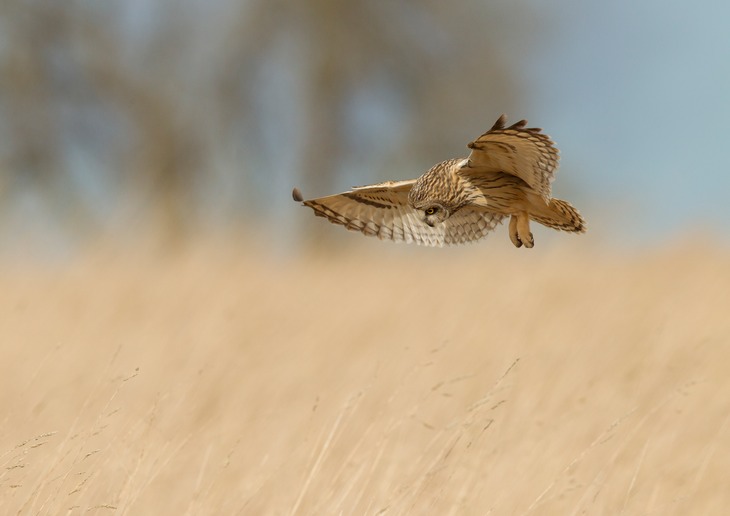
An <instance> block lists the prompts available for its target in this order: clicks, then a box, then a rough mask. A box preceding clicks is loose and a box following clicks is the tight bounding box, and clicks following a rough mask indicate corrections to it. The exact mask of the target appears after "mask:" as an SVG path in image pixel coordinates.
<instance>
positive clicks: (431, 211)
mask: <svg viewBox="0 0 730 516" xmlns="http://www.w3.org/2000/svg"><path fill="white" fill-rule="evenodd" d="M437 211H438V208H435V207H433V206H431V207H430V208H427V209H426V215H433V214H434V213H436V212H437Z"/></svg>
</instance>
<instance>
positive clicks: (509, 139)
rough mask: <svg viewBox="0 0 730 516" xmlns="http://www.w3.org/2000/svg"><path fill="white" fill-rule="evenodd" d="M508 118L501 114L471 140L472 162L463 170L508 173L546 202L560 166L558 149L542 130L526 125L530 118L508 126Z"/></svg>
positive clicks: (470, 155)
mask: <svg viewBox="0 0 730 516" xmlns="http://www.w3.org/2000/svg"><path fill="white" fill-rule="evenodd" d="M506 123H507V117H506V116H505V115H502V116H500V117H499V118H498V119H497V121H496V122H495V124H494V126H492V128H491V129H490V130H489V131H487V132H486V133H484V134H483V135H481V136H480V137H479V138H477V139H476V140H475V141H473V142H471V143H470V144H469V145H468V147H469V148H470V149H471V154H469V158H468V164H467V165H466V166H465V167H464V168H463V173H466V174H479V173H480V172H505V173H507V174H511V175H513V176H517V177H519V178H520V179H522V180H523V181H524V182H525V183H527V184H528V185H529V186H530V188H532V189H533V190H535V191H536V192H537V193H539V194H540V195H541V196H542V197H543V198H544V199H545V200H546V201H547V200H549V199H550V183H552V181H553V179H554V178H555V171H556V170H557V168H558V160H559V156H558V149H557V148H555V144H554V143H553V141H552V140H551V139H550V137H549V136H548V135H546V134H543V133H542V132H541V131H542V129H538V128H536V127H526V126H527V120H520V121H519V122H517V123H515V124H512V125H511V126H509V127H507V126H506Z"/></svg>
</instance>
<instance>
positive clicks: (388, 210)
mask: <svg viewBox="0 0 730 516" xmlns="http://www.w3.org/2000/svg"><path fill="white" fill-rule="evenodd" d="M415 182H416V180H415V179H411V180H408V181H387V182H385V183H379V184H376V185H370V186H360V187H355V188H353V189H352V190H350V191H348V192H344V193H341V194H337V195H329V196H327V197H320V198H317V199H310V200H307V201H303V199H302V197H301V194H300V193H299V190H297V189H296V188H295V189H294V192H293V197H294V200H295V201H303V204H304V205H305V206H309V207H310V208H312V209H313V210H314V214H315V215H317V216H319V217H325V218H326V219H328V220H329V221H330V222H332V223H333V224H339V225H341V226H345V228H347V229H349V230H352V231H360V232H361V233H362V234H364V235H367V236H377V237H378V238H380V239H381V240H392V241H394V242H407V243H411V242H413V243H416V244H419V245H426V246H432V247H443V246H445V245H452V244H462V243H466V242H473V241H476V240H479V239H481V238H484V237H485V236H486V235H487V233H489V232H490V231H492V230H493V229H494V228H495V227H496V226H497V225H498V224H499V223H500V222H501V221H502V218H503V217H502V215H499V214H497V213H492V212H486V211H477V210H475V209H473V208H470V207H464V208H462V209H461V210H459V211H457V212H456V213H454V214H453V215H452V216H451V217H449V218H448V219H446V221H445V222H443V223H442V224H438V225H436V226H434V227H431V226H429V225H428V224H426V223H425V222H423V221H422V220H421V215H420V214H419V212H417V211H416V210H415V209H413V208H412V207H411V206H410V205H409V204H408V192H410V190H411V188H412V187H413V184H414V183H415Z"/></svg>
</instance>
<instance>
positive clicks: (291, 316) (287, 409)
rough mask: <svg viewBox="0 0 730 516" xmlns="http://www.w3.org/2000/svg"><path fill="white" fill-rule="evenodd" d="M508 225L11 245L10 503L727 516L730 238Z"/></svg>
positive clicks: (4, 328) (1, 495)
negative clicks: (148, 250) (727, 246)
mask: <svg viewBox="0 0 730 516" xmlns="http://www.w3.org/2000/svg"><path fill="white" fill-rule="evenodd" d="M497 240H498V239H496V238H495V239H492V240H491V241H490V242H489V243H488V244H484V245H478V246H470V247H466V248H462V249H457V250H428V249H418V248H415V249H413V248H406V247H399V246H391V245H387V244H381V243H378V242H374V241H365V242H363V243H362V246H361V247H357V248H356V249H354V250H352V251H349V252H348V251H334V252H332V253H325V252H321V253H304V254H303V255H292V256H287V255H285V254H283V253H279V254H275V253H271V252H267V251H254V250H251V249H248V250H246V249H244V248H237V249H233V248H225V247H222V246H218V245H212V244H201V245H200V246H196V247H195V248H194V249H192V250H190V251H188V252H185V253H183V254H181V255H179V256H176V257H171V256H167V257H161V256H160V257H156V258H155V257H149V256H147V257H145V256H143V255H135V256H132V255H122V256H119V255H115V254H113V253H95V254H93V255H90V256H89V257H88V258H86V259H83V260H79V261H78V262H76V263H74V264H72V265H70V266H66V267H62V268H56V269H55V270H54V269H52V268H41V267H39V266H32V265H24V266H19V265H10V264H8V265H7V266H6V267H4V268H3V269H2V272H0V275H1V276H2V279H1V281H2V285H3V292H2V296H0V339H1V340H2V342H1V343H0V353H1V355H0V360H1V361H0V466H1V467H2V469H0V513H2V514H15V513H20V514H61V513H63V514H65V513H67V512H68V513H70V514H86V513H90V514H130V515H137V514H155V515H158V514H175V515H179V514H196V515H197V514H290V513H296V514H498V515H501V514H536V515H543V514H556V515H567V514H610V515H616V514H660V515H668V514H676V515H685V514H724V513H725V511H726V510H727V508H728V507H730V483H729V481H728V474H729V473H728V472H730V424H728V418H729V417H730V374H728V371H727V367H728V364H729V363H730V252H728V251H727V250H717V249H712V248H710V247H708V246H705V247H702V246H695V245H691V244H689V243H685V244H677V245H675V246H665V247H664V248H662V249H658V250H655V251H651V252H643V253H640V252H625V253H623V254H618V253H614V254H611V255H608V254H606V253H605V252H600V251H599V250H598V249H595V248H591V250H588V251H587V250H586V249H585V248H584V247H582V246H581V245H582V241H581V242H578V240H573V239H569V240H566V241H567V242H568V243H567V244H565V245H564V246H563V247H552V246H549V245H546V246H543V247H541V246H540V243H538V247H536V248H535V249H534V250H531V251H524V250H514V249H510V248H508V247H507V244H504V245H503V244H501V243H496V242H497ZM352 241H354V240H352ZM348 242H349V241H348Z"/></svg>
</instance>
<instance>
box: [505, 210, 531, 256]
mask: <svg viewBox="0 0 730 516" xmlns="http://www.w3.org/2000/svg"><path fill="white" fill-rule="evenodd" d="M509 237H510V240H512V243H513V244H515V246H517V247H522V246H523V245H524V246H525V247H527V248H531V247H533V246H534V245H535V239H534V238H533V237H532V232H530V216H529V215H528V214H527V212H526V211H521V212H519V213H516V214H514V215H512V218H510V220H509Z"/></svg>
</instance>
